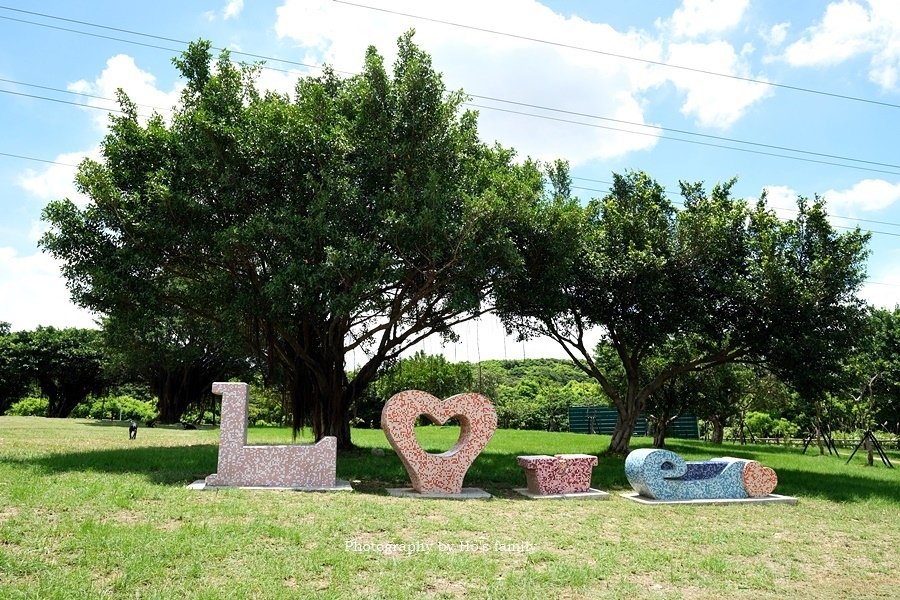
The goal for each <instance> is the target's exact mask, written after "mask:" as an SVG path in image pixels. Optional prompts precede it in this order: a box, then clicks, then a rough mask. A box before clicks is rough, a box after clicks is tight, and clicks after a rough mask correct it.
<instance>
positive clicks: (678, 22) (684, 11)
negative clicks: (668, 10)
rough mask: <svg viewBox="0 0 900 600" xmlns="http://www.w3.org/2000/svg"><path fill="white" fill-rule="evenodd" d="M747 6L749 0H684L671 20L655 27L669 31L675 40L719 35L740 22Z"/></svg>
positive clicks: (661, 22) (659, 23)
mask: <svg viewBox="0 0 900 600" xmlns="http://www.w3.org/2000/svg"><path fill="white" fill-rule="evenodd" d="M749 4H750V0H684V2H683V3H682V5H681V6H679V7H678V8H676V9H675V12H674V13H672V17H671V19H669V20H667V21H660V22H658V25H657V26H658V27H661V28H669V29H671V32H672V35H673V37H675V38H688V39H693V38H696V37H699V36H702V35H705V34H720V33H724V32H726V31H728V30H730V29H733V28H734V27H736V26H737V25H738V23H740V22H741V19H742V18H743V16H744V12H745V11H746V10H747V6H748V5H749Z"/></svg>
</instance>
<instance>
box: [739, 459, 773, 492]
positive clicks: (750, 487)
mask: <svg viewBox="0 0 900 600" xmlns="http://www.w3.org/2000/svg"><path fill="white" fill-rule="evenodd" d="M741 479H742V480H743V482H744V489H745V490H747V495H748V496H750V497H751V498H765V497H766V496H768V495H769V494H771V493H772V492H773V491H774V490H775V486H777V485H778V475H776V474H775V470H774V469H771V468H769V467H764V466H763V465H761V464H759V463H758V462H756V461H755V460H751V461H747V464H745V465H744V472H743V473H741Z"/></svg>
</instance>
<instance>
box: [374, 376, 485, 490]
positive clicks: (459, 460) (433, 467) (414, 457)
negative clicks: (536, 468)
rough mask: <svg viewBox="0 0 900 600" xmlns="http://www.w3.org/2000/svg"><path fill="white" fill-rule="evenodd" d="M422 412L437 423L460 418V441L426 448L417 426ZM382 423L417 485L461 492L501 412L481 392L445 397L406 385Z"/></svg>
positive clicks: (417, 487) (390, 403)
mask: <svg viewBox="0 0 900 600" xmlns="http://www.w3.org/2000/svg"><path fill="white" fill-rule="evenodd" d="M419 415H425V416H426V417H428V418H429V419H431V420H432V421H433V422H434V423H437V424H438V425H443V424H444V423H446V422H447V421H448V420H449V419H451V418H453V417H456V418H457V419H458V420H459V424H460V432H459V440H458V441H457V442H456V445H454V446H453V447H452V448H450V449H449V450H447V451H446V452H443V453H441V454H429V453H428V452H425V450H423V449H422V446H420V445H419V442H418V440H417V439H416V434H415V431H414V429H413V428H414V427H415V424H416V419H417V418H418V417H419ZM381 428H382V429H384V433H385V436H387V439H388V442H390V444H391V446H392V447H393V448H394V450H395V451H396V452H397V455H398V456H399V457H400V460H401V461H403V465H404V466H405V467H406V471H407V473H409V478H410V479H411V480H412V487H413V489H414V490H416V491H417V492H419V493H423V494H425V493H433V492H441V493H445V494H459V493H460V492H462V484H463V478H464V477H465V476H466V471H468V470H469V467H470V466H471V465H472V462H473V461H474V460H475V458H476V457H477V456H478V455H479V454H480V453H481V451H482V450H483V449H484V447H485V446H486V445H487V443H488V441H489V440H490V439H491V436H492V435H493V434H494V430H495V429H496V428H497V413H496V411H495V410H494V406H493V405H492V404H491V401H490V400H488V399H487V398H486V397H484V396H482V395H481V394H457V395H456V396H451V397H450V398H447V399H446V400H441V399H439V398H437V397H435V396H432V395H431V394H429V393H427V392H422V391H419V390H408V391H405V392H400V393H399V394H395V395H394V396H392V397H391V398H390V400H388V401H387V402H386V403H385V404H384V409H382V411H381Z"/></svg>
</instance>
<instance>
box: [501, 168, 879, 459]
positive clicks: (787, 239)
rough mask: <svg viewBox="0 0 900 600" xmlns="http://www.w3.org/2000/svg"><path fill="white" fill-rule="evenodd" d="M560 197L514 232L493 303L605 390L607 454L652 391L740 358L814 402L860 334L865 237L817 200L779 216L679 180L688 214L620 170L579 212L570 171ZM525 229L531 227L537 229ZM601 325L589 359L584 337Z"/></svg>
mask: <svg viewBox="0 0 900 600" xmlns="http://www.w3.org/2000/svg"><path fill="white" fill-rule="evenodd" d="M551 180H552V182H553V187H554V190H555V198H554V199H553V200H552V201H551V202H549V203H546V204H544V205H543V206H542V211H543V213H542V216H541V218H539V219H537V220H535V221H533V222H529V223H526V224H524V226H523V227H522V228H521V229H519V230H518V231H517V232H516V235H518V236H520V237H519V244H520V246H522V247H524V248H527V249H528V252H527V256H526V261H525V265H524V268H519V269H517V270H515V271H513V272H511V273H510V277H509V278H508V279H507V280H504V281H503V283H502V284H501V285H500V286H499V287H498V292H497V302H498V309H499V312H500V314H501V316H502V317H503V319H504V320H505V322H506V323H507V324H508V326H510V327H512V328H515V329H517V330H518V331H519V332H520V334H521V335H523V336H529V335H534V334H542V335H547V336H549V337H551V338H553V339H554V340H556V341H557V342H558V343H559V344H561V345H562V347H563V348H564V349H565V350H566V352H567V353H568V354H569V356H571V357H572V359H573V360H574V361H575V363H576V364H577V365H578V366H579V367H580V368H582V369H583V370H584V371H585V372H586V373H589V374H590V375H591V376H592V377H594V378H595V379H596V380H597V381H598V382H599V383H600V385H601V386H602V387H603V390H604V392H605V393H606V395H607V396H608V397H609V398H610V399H611V401H612V403H613V405H614V406H615V407H616V409H617V410H618V413H619V423H618V426H617V428H616V430H615V431H614V433H613V436H612V441H611V443H610V450H612V451H614V452H622V453H624V452H627V451H628V446H629V439H630V437H631V431H632V429H633V427H634V423H635V420H636V419H637V418H638V416H639V415H640V414H641V412H642V411H643V410H645V408H646V406H647V403H648V400H649V398H650V397H651V396H652V395H653V394H654V393H656V392H658V391H659V390H660V389H661V388H662V387H663V386H664V385H665V384H666V382H668V381H670V380H673V379H675V378H677V377H679V376H681V375H685V374H688V373H692V372H697V371H702V370H705V369H710V368H713V367H717V366H720V365H724V364H728V363H734V362H751V363H759V364H766V365H767V366H768V367H769V368H770V369H772V370H774V371H776V372H777V373H779V375H780V377H781V378H782V379H784V380H785V381H789V382H790V383H791V385H792V386H794V387H795V388H796V389H797V390H798V392H799V393H800V394H801V395H802V396H804V398H806V399H807V400H808V401H809V402H819V401H820V400H821V398H822V397H823V396H824V394H825V393H826V392H827V391H829V390H831V389H834V386H835V385H836V382H835V381H834V377H835V375H836V374H837V373H839V372H840V363H841V361H842V360H843V358H844V357H846V356H847V354H848V353H850V352H851V351H852V349H853V348H854V345H855V344H856V343H857V340H858V336H859V335H860V334H861V333H862V325H863V321H864V319H863V316H864V303H863V302H862V300H860V299H859V298H858V297H857V295H856V294H857V292H858V290H859V286H860V284H861V283H862V281H863V279H864V274H865V273H864V259H865V256H866V244H867V241H868V234H863V233H861V232H860V231H859V230H858V229H857V230H854V231H850V232H847V233H844V234H837V233H836V232H835V230H834V228H833V227H832V226H831V225H830V223H829V222H828V219H827V215H826V212H825V206H824V202H823V201H822V200H821V199H819V198H816V199H815V200H814V201H813V202H809V201H807V200H806V199H804V198H800V199H799V200H798V210H799V212H798V215H797V217H796V218H794V219H792V220H788V221H782V220H780V219H779V218H778V217H777V216H776V215H775V213H774V211H772V210H770V209H768V208H767V206H766V198H765V195H763V197H761V198H760V200H759V201H758V202H757V203H756V205H755V206H751V205H749V204H748V203H747V202H745V201H744V200H741V199H737V198H733V197H732V196H731V187H732V185H733V183H734V182H733V181H731V182H726V183H724V184H719V185H716V186H714V187H713V188H712V190H711V192H707V191H706V190H705V189H704V187H703V185H702V184H700V183H696V184H688V183H684V182H682V184H681V195H682V198H683V204H684V206H683V209H681V210H676V208H675V206H674V204H673V202H672V201H671V200H670V199H669V198H668V196H667V195H666V192H665V190H664V189H663V187H662V186H661V185H660V184H659V183H657V182H656V181H654V180H653V179H651V178H650V177H649V176H648V175H646V174H645V173H641V172H628V173H625V174H623V175H620V174H614V183H613V187H612V190H611V191H610V193H609V194H608V195H607V196H605V197H603V198H599V199H595V200H592V201H591V202H589V203H588V204H587V206H582V205H581V204H580V202H579V201H578V200H577V199H576V198H573V197H571V195H570V189H571V186H570V183H569V180H568V175H567V173H566V171H565V165H563V164H558V165H557V167H556V169H555V172H554V173H553V174H552V177H551ZM531 223H539V225H538V226H536V227H534V226H531ZM589 328H601V330H602V331H603V333H604V335H603V341H602V344H601V348H600V351H599V352H598V353H597V355H596V356H595V354H594V348H591V347H588V346H587V345H586V344H585V341H584V340H585V337H584V336H585V333H586V331H587V330H588V329H589Z"/></svg>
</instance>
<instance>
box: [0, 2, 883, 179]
mask: <svg viewBox="0 0 900 600" xmlns="http://www.w3.org/2000/svg"><path fill="white" fill-rule="evenodd" d="M335 1H336V2H339V0H335ZM340 3H344V4H350V5H352V6H359V7H363V8H365V7H366V6H365V5H359V4H353V3H347V2H340ZM368 8H372V9H373V10H384V11H386V12H392V11H388V10H387V9H375V8H374V7H368ZM0 9H3V10H9V11H15V12H19V13H24V14H29V15H35V16H40V17H43V18H48V19H54V20H59V21H64V22H69V23H76V24H79V25H85V26H89V27H96V28H100V29H104V30H109V31H115V32H120V33H127V34H129V35H136V36H142V37H147V38H151V39H157V40H162V41H169V42H174V43H178V44H182V45H185V46H186V45H188V44H189V42H186V41H184V40H178V39H175V38H171V37H166V36H160V35H155V34H151V33H146V32H140V31H134V30H130V29H124V28H120V27H113V26H109V25H102V24H98V23H92V22H89V21H83V20H78V19H70V18H67V17H60V16H56V15H50V14H46V13H40V12H35V11H29V10H24V9H18V8H11V7H7V6H3V5H0ZM397 14H402V15H404V16H414V15H406V14H405V13H397ZM423 18H424V17H423ZM0 19H6V20H10V21H15V22H20V23H27V24H31V25H37V26H42V27H49V28H51V29H57V30H62V31H67V32H71V33H77V34H81V35H87V36H92V37H99V38H103V39H110V40H114V41H120V42H124V43H130V44H137V45H140V46H145V47H150V48H154V49H160V50H165V51H167V52H175V53H178V52H181V50H178V49H174V48H167V47H163V46H158V45H154V44H144V43H141V42H137V41H134V40H129V39H125V38H116V37H111V36H105V35H100V34H97V33H92V32H87V31H81V30H77V29H71V28H64V27H58V26H53V25H49V24H46V23H38V22H34V21H27V20H24V19H16V18H13V17H9V16H4V15H0ZM450 24H452V23H450ZM528 39H530V38H528ZM537 41H541V40H537ZM544 42H546V40H544ZM547 43H550V42H547ZM212 48H213V49H216V50H224V48H218V47H212ZM229 52H231V53H232V54H238V55H243V56H248V57H252V58H256V59H261V60H266V61H277V62H282V63H285V64H291V65H296V66H301V67H305V68H315V69H323V68H324V67H323V66H320V65H313V64H309V63H302V62H298V61H292V60H287V59H281V58H276V57H271V56H265V55H261V54H255V53H251V52H242V51H237V50H229ZM262 68H265V69H270V70H273V71H278V72H290V71H287V70H284V69H277V68H274V67H269V66H268V65H263V67H262ZM336 72H340V73H346V74H350V75H356V74H357V73H353V72H350V71H338V70H336ZM710 73H711V74H715V73H712V72H710ZM23 85H29V84H23ZM36 87H44V86H36ZM45 89H51V88H45ZM0 91H3V90H0ZM823 93H824V92H823ZM826 95H832V94H826ZM469 96H471V97H472V98H479V99H482V100H488V101H493V102H501V103H505V104H510V105H516V106H524V107H529V108H534V109H538V110H545V111H551V112H555V113H560V114H568V115H573V116H582V117H586V118H591V119H597V120H603V121H607V122H616V123H620V124H626V125H631V126H634V127H641V128H649V129H653V130H656V131H666V132H673V133H678V134H681V135H690V136H695V137H701V138H705V139H715V140H720V141H728V142H730V143H736V144H743V145H748V146H755V147H758V148H769V149H775V150H782V151H784V152H792V153H794V154H803V155H806V156H818V157H821V158H832V159H835V160H843V161H849V162H855V163H860V165H872V166H873V167H875V166H881V167H888V168H894V169H900V165H897V164H892V163H884V162H878V161H873V160H867V159H860V158H853V157H847V156H840V155H834V154H827V153H822V152H816V151H812V150H803V149H798V148H790V147H787V146H780V145H776V144H767V143H764V142H756V141H749V140H741V139H737V138H729V137H725V136H716V135H712V134H705V133H700V132H693V131H688V130H683V129H676V128H670V127H666V126H664V125H652V124H646V123H638V122H634V121H626V120H622V119H615V118H612V117H606V116H603V115H596V114H590V113H584V112H578V111H571V110H565V109H560V108H555V107H547V106H541V105H538V104H532V103H528V102H521V101H517V100H508V99H504V98H497V97H492V96H485V95H479V94H469ZM848 98H849V99H855V98H853V97H848ZM466 104H467V105H468V106H470V107H472V108H477V109H482V110H492V111H498V112H504V113H507V114H515V115H519V116H524V117H529V118H536V119H543V120H549V121H556V122H561V123H568V124H572V125H578V126H582V127H591V128H595V129H604V130H610V131H618V132H621V133H627V134H630V135H641V136H647V137H654V138H657V139H662V140H671V141H677V142H681V143H688V144H695V145H701V146H709V147H714V148H721V149H726V150H733V151H736V152H744V153H750V154H757V155H762V156H769V157H773V158H784V159H787V160H795V161H801V162H808V163H814V164H823V165H828V166H836V167H843V168H849V169H855V170H862V171H868V172H874V173H882V174H888V175H900V172H897V171H890V170H885V169H877V168H872V167H864V166H860V165H848V164H845V163H837V162H832V161H826V160H818V159H811V158H804V157H802V156H792V155H790V154H780V153H776V152H766V151H761V150H753V149H751V148H739V147H735V146H729V145H726V144H715V143H711V142H702V141H699V140H691V139H685V138H680V137H674V136H671V135H662V134H659V133H653V132H648V131H634V130H631V129H623V128H617V127H610V126H606V125H600V124H597V123H586V122H584V121H575V120H571V119H563V118H559V117H553V116H550V115H542V114H536V113H530V112H524V111H515V110H512V109H506V108H500V107H497V106H488V105H484V104H475V103H472V102H468V103H466ZM896 106H897V107H900V105H896ZM154 108H157V109H158V110H170V109H160V108H158V107H154Z"/></svg>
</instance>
